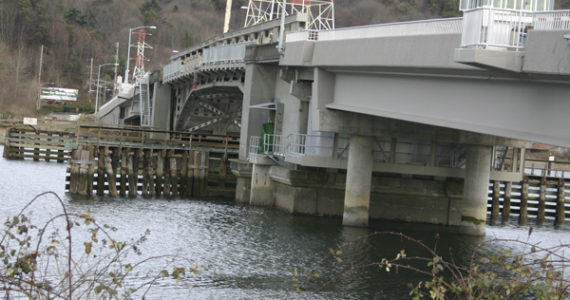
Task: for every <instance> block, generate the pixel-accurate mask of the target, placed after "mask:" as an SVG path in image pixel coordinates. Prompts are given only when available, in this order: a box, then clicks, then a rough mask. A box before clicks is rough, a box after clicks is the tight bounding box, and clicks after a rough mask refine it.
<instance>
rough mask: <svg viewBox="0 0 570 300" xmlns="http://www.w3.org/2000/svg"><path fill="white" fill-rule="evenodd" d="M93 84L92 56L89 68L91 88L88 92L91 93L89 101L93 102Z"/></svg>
mask: <svg viewBox="0 0 570 300" xmlns="http://www.w3.org/2000/svg"><path fill="white" fill-rule="evenodd" d="M92 85H93V57H91V67H90V68H89V90H88V91H87V94H89V103H91V94H92V93H93V92H94V91H93V89H92V88H91V86H92Z"/></svg>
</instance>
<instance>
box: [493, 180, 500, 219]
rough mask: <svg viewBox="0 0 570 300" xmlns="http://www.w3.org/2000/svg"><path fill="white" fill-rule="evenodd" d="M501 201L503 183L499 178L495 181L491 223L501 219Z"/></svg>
mask: <svg viewBox="0 0 570 300" xmlns="http://www.w3.org/2000/svg"><path fill="white" fill-rule="evenodd" d="M500 202H501V183H500V181H498V180H495V181H493V200H492V205H491V225H495V224H496V223H497V220H498V219H499V211H500Z"/></svg>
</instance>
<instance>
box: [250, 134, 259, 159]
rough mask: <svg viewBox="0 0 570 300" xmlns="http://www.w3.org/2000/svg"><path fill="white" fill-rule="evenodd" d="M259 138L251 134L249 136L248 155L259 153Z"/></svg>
mask: <svg viewBox="0 0 570 300" xmlns="http://www.w3.org/2000/svg"><path fill="white" fill-rule="evenodd" d="M260 143H261V138H260V137H258V136H251V137H250V138H249V156H252V155H258V154H261V153H262V151H261V145H260Z"/></svg>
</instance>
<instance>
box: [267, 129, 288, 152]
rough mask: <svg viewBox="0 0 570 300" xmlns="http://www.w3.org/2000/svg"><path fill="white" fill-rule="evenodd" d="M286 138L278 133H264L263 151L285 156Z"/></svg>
mask: <svg viewBox="0 0 570 300" xmlns="http://www.w3.org/2000/svg"><path fill="white" fill-rule="evenodd" d="M284 142H285V139H284V138H283V136H282V135H277V134H264V135H263V153H265V154H270V155H275V156H283V157H284V156H285V155H286V154H287V153H286V151H285V150H286V148H285V143H284Z"/></svg>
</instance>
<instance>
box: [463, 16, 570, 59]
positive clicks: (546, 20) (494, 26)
mask: <svg viewBox="0 0 570 300" xmlns="http://www.w3.org/2000/svg"><path fill="white" fill-rule="evenodd" d="M529 30H570V10H559V11H541V12H530V11H520V10H514V9H499V8H491V7H481V8H475V9H470V10H466V11H465V12H464V17H463V34H462V37H461V47H477V48H489V49H510V50H520V49H522V48H524V46H525V42H526V35H527V32H528V31H529Z"/></svg>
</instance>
